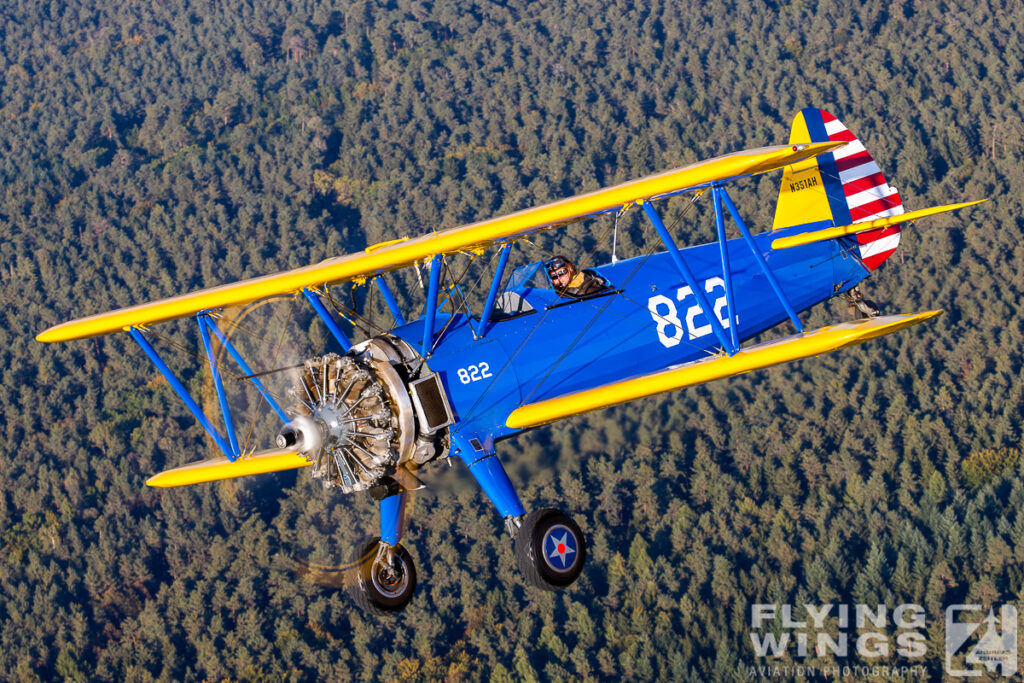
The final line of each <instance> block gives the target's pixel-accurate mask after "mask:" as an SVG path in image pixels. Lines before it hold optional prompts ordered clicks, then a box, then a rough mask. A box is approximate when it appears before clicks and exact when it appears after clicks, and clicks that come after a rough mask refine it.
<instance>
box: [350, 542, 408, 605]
mask: <svg viewBox="0 0 1024 683" xmlns="http://www.w3.org/2000/svg"><path fill="white" fill-rule="evenodd" d="M379 547H380V539H379V538H376V537H374V538H371V539H369V540H367V541H365V542H364V543H363V544H362V545H359V546H356V553H355V556H354V557H353V558H352V565H353V571H354V574H355V580H354V581H353V582H352V586H351V588H350V591H351V593H352V597H353V599H354V600H355V601H356V604H358V605H359V606H360V607H362V608H363V609H364V610H366V611H367V612H370V613H371V614H394V613H395V612H400V611H401V610H403V609H404V608H405V606H406V605H408V604H409V601H410V600H412V595H413V593H414V592H415V590H416V566H415V565H414V564H413V561H412V557H411V556H410V555H409V551H407V550H406V549H405V548H403V547H402V546H400V545H396V546H395V549H394V553H395V562H396V564H397V565H398V567H397V569H398V572H397V573H398V575H397V576H388V575H387V574H386V573H385V572H384V571H383V569H384V568H383V567H382V566H381V565H379V564H377V563H375V560H376V559H377V549H378V548H379Z"/></svg>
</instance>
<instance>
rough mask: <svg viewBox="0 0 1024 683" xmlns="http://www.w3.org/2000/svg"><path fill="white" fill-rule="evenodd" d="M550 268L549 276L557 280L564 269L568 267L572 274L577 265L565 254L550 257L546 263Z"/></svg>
mask: <svg viewBox="0 0 1024 683" xmlns="http://www.w3.org/2000/svg"><path fill="white" fill-rule="evenodd" d="M544 265H545V266H546V267H547V269H548V276H549V277H550V278H551V279H552V280H555V279H557V278H558V277H559V276H560V275H562V272H561V271H562V269H563V268H564V269H566V270H567V271H568V273H569V274H570V275H571V274H572V273H573V272H575V270H576V266H574V265H573V264H572V261H570V260H569V259H567V258H565V257H564V256H561V255H559V256H554V257H552V258H550V259H548V261H547V263H545V264H544Z"/></svg>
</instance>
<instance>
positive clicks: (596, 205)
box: [36, 142, 846, 342]
mask: <svg viewBox="0 0 1024 683" xmlns="http://www.w3.org/2000/svg"><path fill="white" fill-rule="evenodd" d="M844 144H846V143H836V142H823V143H814V144H805V145H784V146H776V147H762V148H760V149H753V150H747V151H743V152H736V153H733V154H728V155H726V156H721V157H716V158H714V159H710V160H708V161H702V162H698V163H696V164H691V165H690V166H684V167H682V168H677V169H674V170H672V171H666V172H664V173H659V174H657V175H652V176H648V177H646V178H641V179H639V180H633V181H630V182H627V183H623V184H621V185H616V186H614V187H608V188H604V189H602V190H597V191H595V192H590V193H588V194H583V195H579V196H577V197H571V198H569V199H562V200H560V201H557V202H552V203H551V204H545V205H543V206H538V207H534V208H532V209H526V210H523V211H518V212H516V213H512V214H509V215H507V216H501V217H499V218H492V219H489V220H485V221H481V222H478V223H472V224H470V225H464V226H461V227H457V228H451V229H450V230H444V231H441V232H435V233H430V234H428V235H423V236H422V237H417V238H414V239H410V240H396V241H394V242H390V243H386V244H385V245H383V246H381V245H376V247H371V248H369V249H367V250H366V251H363V252H360V253H358V254H351V255H347V256H338V257H335V258H331V259H327V260H326V261H323V262H321V263H317V264H315V265H312V266H306V267H304V268H298V269H296V270H290V271H286V272H283V273H277V274H275V275H265V276H263V277H257V278H253V279H251V280H243V281H241V282H235V283H232V284H227V285H222V286H220V287H213V288H211V289H204V290H202V291H198V292H193V293H191V294H184V295H181V296H175V297H171V298H168V299H161V300H159V301H152V302H149V303H145V304H140V305H138V306H132V307H129V308H122V309H120V310H117V311H111V312H109V313H100V314H98V315H92V316H89V317H86V318H80V319H78V320H73V321H71V322H67V323H62V324H60V325H56V326H54V327H51V328H50V329H48V330H46V331H45V332H42V333H41V334H39V336H37V337H36V339H37V340H38V341H41V342H59V341H68V340H71V339H81V338H83V337H94V336H97V335H102V334H109V333H110V332H117V331H119V330H122V329H124V328H126V327H129V326H139V325H149V324H152V323H157V322H162V321H165V320H172V319H174V318H181V317H185V316H188V315H194V314H196V313H199V312H200V311H205V310H210V309H215V308H221V307H223V306H235V305H239V304H245V303H249V302H250V301H256V300H257V299H263V298H265V297H269V296H274V295H277V294H287V293H292V292H297V291H299V290H301V289H303V288H305V287H314V286H318V285H322V284H325V283H335V282H343V281H345V280H351V279H353V278H358V277H364V276H368V275H375V274H377V273H382V272H385V271H388V270H392V269H395V268H401V267H404V266H408V265H411V264H413V263H416V262H417V261H422V260H424V259H427V258H430V257H433V256H435V255H436V254H448V253H454V252H458V251H462V250H466V249H475V248H479V247H486V246H490V245H494V244H500V243H502V242H505V241H508V240H510V239H515V238H517V237H522V236H524V235H528V234H530V233H533V232H537V231H539V230H543V229H545V228H549V227H552V226H555V225H559V224H561V223H565V222H567V221H572V220H576V219H579V218H582V217H584V216H590V215H593V214H597V213H600V212H602V211H608V210H610V209H614V208H616V207H620V206H623V205H626V204H629V203H630V202H634V201H637V200H639V199H650V198H655V197H659V196H662V195H666V194H670V193H673V192H679V191H682V190H686V189H692V188H697V187H701V186H705V185H708V184H710V183H713V182H716V181H721V180H728V179H730V178H736V177H739V176H746V175H753V174H757V173H764V172H766V171H771V170H774V169H777V168H782V167H784V166H787V165H789V164H792V163H795V162H798V161H802V160H804V159H808V158H810V157H813V156H817V155H819V154H824V153H826V152H830V151H832V150H833V149H836V148H837V147H840V146H842V145H844Z"/></svg>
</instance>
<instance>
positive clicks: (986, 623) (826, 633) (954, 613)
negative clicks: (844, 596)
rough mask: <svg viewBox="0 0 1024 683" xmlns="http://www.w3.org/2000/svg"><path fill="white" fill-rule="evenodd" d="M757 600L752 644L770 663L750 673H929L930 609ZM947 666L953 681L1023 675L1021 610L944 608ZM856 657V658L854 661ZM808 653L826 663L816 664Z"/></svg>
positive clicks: (749, 675)
mask: <svg viewBox="0 0 1024 683" xmlns="http://www.w3.org/2000/svg"><path fill="white" fill-rule="evenodd" d="M800 607H801V606H797V608H796V609H794V606H793V605H786V604H784V605H775V604H755V605H752V606H751V610H750V626H751V631H750V642H751V644H752V645H753V650H754V654H755V655H756V656H757V657H758V658H759V659H761V658H764V659H768V658H770V659H771V660H774V661H769V662H767V663H764V662H762V663H758V662H757V661H755V662H754V663H753V665H751V666H747V667H746V668H747V672H746V673H747V678H778V677H782V678H791V677H799V678H806V679H812V678H815V677H819V676H821V677H825V678H833V677H835V678H838V677H840V676H855V677H866V676H875V677H882V678H901V679H906V678H910V677H914V678H924V677H925V676H926V675H927V668H926V667H927V666H928V663H929V662H928V660H930V659H931V657H930V656H929V648H928V629H927V617H926V613H925V610H924V608H923V607H921V606H920V605H915V604H904V605H898V606H897V607H896V608H895V609H890V608H889V607H888V606H887V605H870V606H869V605H863V604H856V605H845V604H840V605H834V604H829V605H802V608H803V609H802V614H798V612H799V611H800ZM945 616H946V619H945V637H946V647H945V662H944V664H945V670H946V674H947V675H948V676H950V677H952V678H973V677H985V679H986V680H990V679H992V678H994V677H996V676H1001V677H1007V678H1009V677H1012V676H1015V674H1017V671H1018V664H1017V626H1018V623H1017V608H1016V607H1015V606H1014V605H1002V606H992V607H985V606H982V605H950V606H948V607H947V608H946V610H945ZM851 656H852V657H854V658H855V659H854V660H852V661H851V660H849V659H847V658H848V657H851ZM808 657H815V658H817V659H818V660H819V661H818V662H815V663H813V664H809V663H806V662H808V659H807V658H808ZM821 661H824V662H826V663H825V664H821V663H820V662H821Z"/></svg>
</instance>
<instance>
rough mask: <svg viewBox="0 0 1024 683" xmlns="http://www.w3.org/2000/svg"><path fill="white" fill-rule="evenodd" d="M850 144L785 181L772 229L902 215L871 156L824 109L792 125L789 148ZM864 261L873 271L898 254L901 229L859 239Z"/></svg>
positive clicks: (794, 170)
mask: <svg viewBox="0 0 1024 683" xmlns="http://www.w3.org/2000/svg"><path fill="white" fill-rule="evenodd" d="M840 140H842V141H846V142H848V143H849V144H847V145H846V146H845V147H841V148H840V149H838V150H836V151H835V152H830V153H828V154H823V155H821V156H819V157H814V158H811V159H808V160H806V161H802V162H800V163H798V164H793V165H792V166H787V167H786V170H785V171H784V173H783V176H782V189H781V191H780V192H779V203H778V204H777V205H776V207H775V222H774V225H773V226H772V228H773V229H774V230H778V229H780V228H788V227H792V226H794V225H806V224H815V227H816V228H820V227H828V226H822V225H821V223H822V222H828V223H830V224H831V225H832V226H838V225H850V224H852V223H860V222H863V221H871V220H874V219H876V218H885V217H888V216H897V215H899V214H901V213H903V211H904V209H903V202H902V201H901V200H900V195H899V193H898V192H897V191H896V188H894V187H892V186H890V185H889V184H888V183H887V182H886V180H885V177H884V176H883V175H882V171H881V170H880V169H879V168H878V164H876V163H875V161H874V159H872V158H871V155H870V154H868V151H867V150H866V149H865V148H864V145H863V144H861V142H860V140H858V139H857V138H856V137H855V136H854V134H853V133H851V132H850V131H849V129H848V128H847V127H846V126H844V125H843V123H842V122H841V121H840V120H839V119H837V118H836V117H834V116H832V114H829V113H828V112H827V111H825V110H824V109H815V108H813V107H812V108H808V109H804V110H802V111H801V112H799V113H798V114H797V115H796V117H795V118H794V119H793V127H792V129H791V131H790V136H789V142H790V144H801V143H807V142H829V141H833V142H834V141H840ZM855 237H856V239H857V243H858V245H859V251H860V257H861V260H862V261H863V263H864V265H865V266H866V267H867V268H868V269H869V270H874V269H876V268H878V266H880V265H881V264H882V261H884V260H885V259H887V258H889V256H890V255H891V254H892V253H893V252H894V251H896V247H897V246H899V243H900V228H899V226H891V227H887V228H880V229H876V230H867V231H865V232H860V233H857V234H856V235H855Z"/></svg>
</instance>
